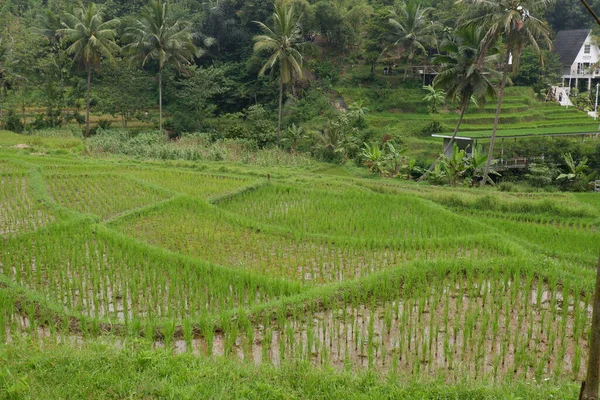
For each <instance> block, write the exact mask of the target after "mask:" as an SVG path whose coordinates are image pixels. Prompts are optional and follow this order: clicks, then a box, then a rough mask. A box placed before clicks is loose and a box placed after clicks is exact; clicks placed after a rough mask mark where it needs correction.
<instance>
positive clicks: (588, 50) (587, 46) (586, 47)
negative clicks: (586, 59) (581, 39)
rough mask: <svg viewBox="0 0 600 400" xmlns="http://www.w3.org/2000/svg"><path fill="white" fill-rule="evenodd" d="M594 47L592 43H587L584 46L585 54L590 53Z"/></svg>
mask: <svg viewBox="0 0 600 400" xmlns="http://www.w3.org/2000/svg"><path fill="white" fill-rule="evenodd" d="M591 48H592V45H590V44H586V45H584V46H583V54H590V50H591Z"/></svg>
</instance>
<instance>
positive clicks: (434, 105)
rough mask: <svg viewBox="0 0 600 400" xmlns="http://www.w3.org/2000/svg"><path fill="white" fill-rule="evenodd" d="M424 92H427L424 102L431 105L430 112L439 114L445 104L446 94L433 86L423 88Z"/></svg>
mask: <svg viewBox="0 0 600 400" xmlns="http://www.w3.org/2000/svg"><path fill="white" fill-rule="evenodd" d="M423 90H425V91H427V94H426V95H425V97H423V100H424V101H426V102H427V103H428V104H429V107H428V108H429V112H430V113H432V114H437V113H439V112H440V106H441V105H443V104H444V100H445V98H446V92H444V91H443V90H438V89H436V88H435V87H433V85H427V86H423Z"/></svg>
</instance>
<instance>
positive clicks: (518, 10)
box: [458, 0, 552, 186]
mask: <svg viewBox="0 0 600 400" xmlns="http://www.w3.org/2000/svg"><path fill="white" fill-rule="evenodd" d="M458 2H459V3H462V4H467V5H472V6H475V7H476V8H477V11H478V12H479V13H480V15H481V16H480V17H477V18H474V19H472V20H470V21H468V22H467V24H469V25H471V24H472V25H475V26H479V27H482V28H483V29H484V30H485V31H486V34H485V37H484V38H483V40H482V42H481V47H482V56H485V54H486V50H487V49H488V48H489V47H490V46H492V45H493V43H494V42H496V41H497V40H498V39H499V38H501V37H503V38H504V44H505V53H504V61H503V64H502V67H503V74H502V80H501V81H500V88H499V89H498V106H497V108H496V115H495V117H494V126H493V128H492V136H491V139H490V147H489V150H488V160H487V163H486V166H485V170H484V173H483V179H482V180H481V185H482V186H483V185H485V184H486V182H487V180H488V179H487V178H488V174H489V170H490V165H491V162H492V158H493V154H494V144H495V142H496V132H497V130H498V121H499V120H500V111H501V110H502V100H503V98H504V88H505V86H506V82H507V79H508V73H509V63H510V61H511V59H512V70H513V72H517V71H518V70H519V62H520V59H521V53H522V52H523V48H524V47H525V45H526V44H529V45H530V46H531V48H532V49H533V50H534V51H535V52H536V53H537V54H540V55H541V49H540V44H539V43H538V40H540V41H541V42H542V43H544V44H546V46H547V47H548V48H551V47H552V41H551V40H550V27H549V26H548V24H547V23H546V22H544V21H542V20H540V19H537V18H535V17H533V16H531V15H530V12H529V10H532V11H534V12H535V11H537V10H542V9H544V8H545V7H546V6H548V5H549V4H550V3H551V2H552V0H458ZM534 7H535V8H534Z"/></svg>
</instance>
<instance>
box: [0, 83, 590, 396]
mask: <svg viewBox="0 0 600 400" xmlns="http://www.w3.org/2000/svg"><path fill="white" fill-rule="evenodd" d="M521 94H522V93H519V92H518V91H517V92H516V95H521ZM419 140H422V144H423V146H425V144H426V143H427V141H431V139H419ZM420 143H421V142H420ZM2 157H3V158H2V161H1V162H0V168H2V169H1V170H0V171H2V172H1V173H0V178H1V180H0V182H1V185H0V195H1V197H0V229H4V231H5V233H4V234H2V235H0V341H2V342H3V343H7V344H5V345H2V346H0V361H1V362H2V367H0V397H8V398H62V397H71V398H80V397H89V398H127V397H133V398H153V397H171V398H186V397H188V398H205V397H208V398H210V397H211V396H212V397H217V398H219V397H233V398H238V397H246V398H271V397H272V398H315V397H316V398H319V397H321V398H339V397H344V398H347V397H356V398H361V397H364V398H382V397H384V398H385V397H389V398H408V399H411V398H415V399H417V398H442V399H446V398H447V399H454V398H464V399H471V398H482V399H484V398H485V399H488V398H498V399H500V398H507V397H508V396H509V395H514V396H517V397H521V398H540V399H542V398H551V396H554V398H568V397H572V396H574V393H575V392H576V391H577V382H578V381H579V380H580V379H581V378H582V376H583V372H584V371H585V359H586V356H587V338H588V337H589V322H590V319H591V313H590V312H589V309H588V306H589V304H590V301H591V293H592V288H593V284H594V277H595V274H594V271H593V268H592V267H593V266H594V265H595V261H596V257H597V254H596V253H597V243H599V242H600V237H599V236H598V235H599V234H598V228H599V227H600V225H599V224H600V211H599V207H598V205H600V203H599V201H600V200H598V198H597V196H596V195H595V194H591V193H590V194H566V193H554V194H544V193H512V192H511V193H503V192H498V191H496V190H495V189H493V188H486V189H484V190H478V189H469V188H440V187H433V186H428V185H423V184H417V183H415V182H407V181H400V180H391V179H388V180H384V179H376V178H372V177H361V173H357V171H356V170H355V169H354V168H351V167H348V166H344V167H332V166H331V165H323V164H315V165H312V166H310V167H307V168H302V169H299V168H284V167H277V168H275V167H263V166H259V165H252V166H248V165H243V164H234V163H212V162H203V163H201V164H200V163H197V162H188V161H171V162H158V161H153V162H142V161H134V160H131V159H128V158H125V157H120V158H108V159H89V158H84V157H79V156H74V155H63V156H60V157H57V156H49V155H39V154H35V153H30V152H23V150H19V149H11V148H9V147H8V148H4V149H2ZM361 172H362V171H361ZM267 173H269V174H270V179H269V180H267V179H265V177H266V174H267ZM564 304H569V307H564ZM57 343H59V344H57ZM161 348H165V349H164V350H161ZM51 366H52V367H51ZM313 381H315V382H313ZM316 381H318V382H316Z"/></svg>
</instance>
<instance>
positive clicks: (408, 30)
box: [388, 0, 441, 78]
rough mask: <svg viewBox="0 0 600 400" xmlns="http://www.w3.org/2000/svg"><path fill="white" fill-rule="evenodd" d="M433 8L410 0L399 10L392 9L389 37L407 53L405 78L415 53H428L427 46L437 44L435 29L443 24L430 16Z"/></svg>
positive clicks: (415, 0)
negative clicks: (432, 19)
mask: <svg viewBox="0 0 600 400" xmlns="http://www.w3.org/2000/svg"><path fill="white" fill-rule="evenodd" d="M432 10H433V9H432V8H431V7H422V5H421V3H420V2H419V0H408V1H407V2H402V3H400V6H399V8H398V10H392V11H390V19H389V27H390V30H389V33H388V38H389V40H390V41H391V42H392V43H393V45H394V46H399V47H401V48H402V50H403V52H404V54H405V55H406V64H407V65H406V70H405V73H404V78H406V77H407V75H408V70H409V67H410V65H411V63H412V60H413V59H414V57H415V55H417V53H422V54H427V48H428V47H433V46H435V44H436V38H435V30H436V28H438V29H441V26H440V25H439V24H437V23H435V22H434V23H432V22H431V20H430V19H429V18H428V16H429V13H430V12H431V11H432Z"/></svg>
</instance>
